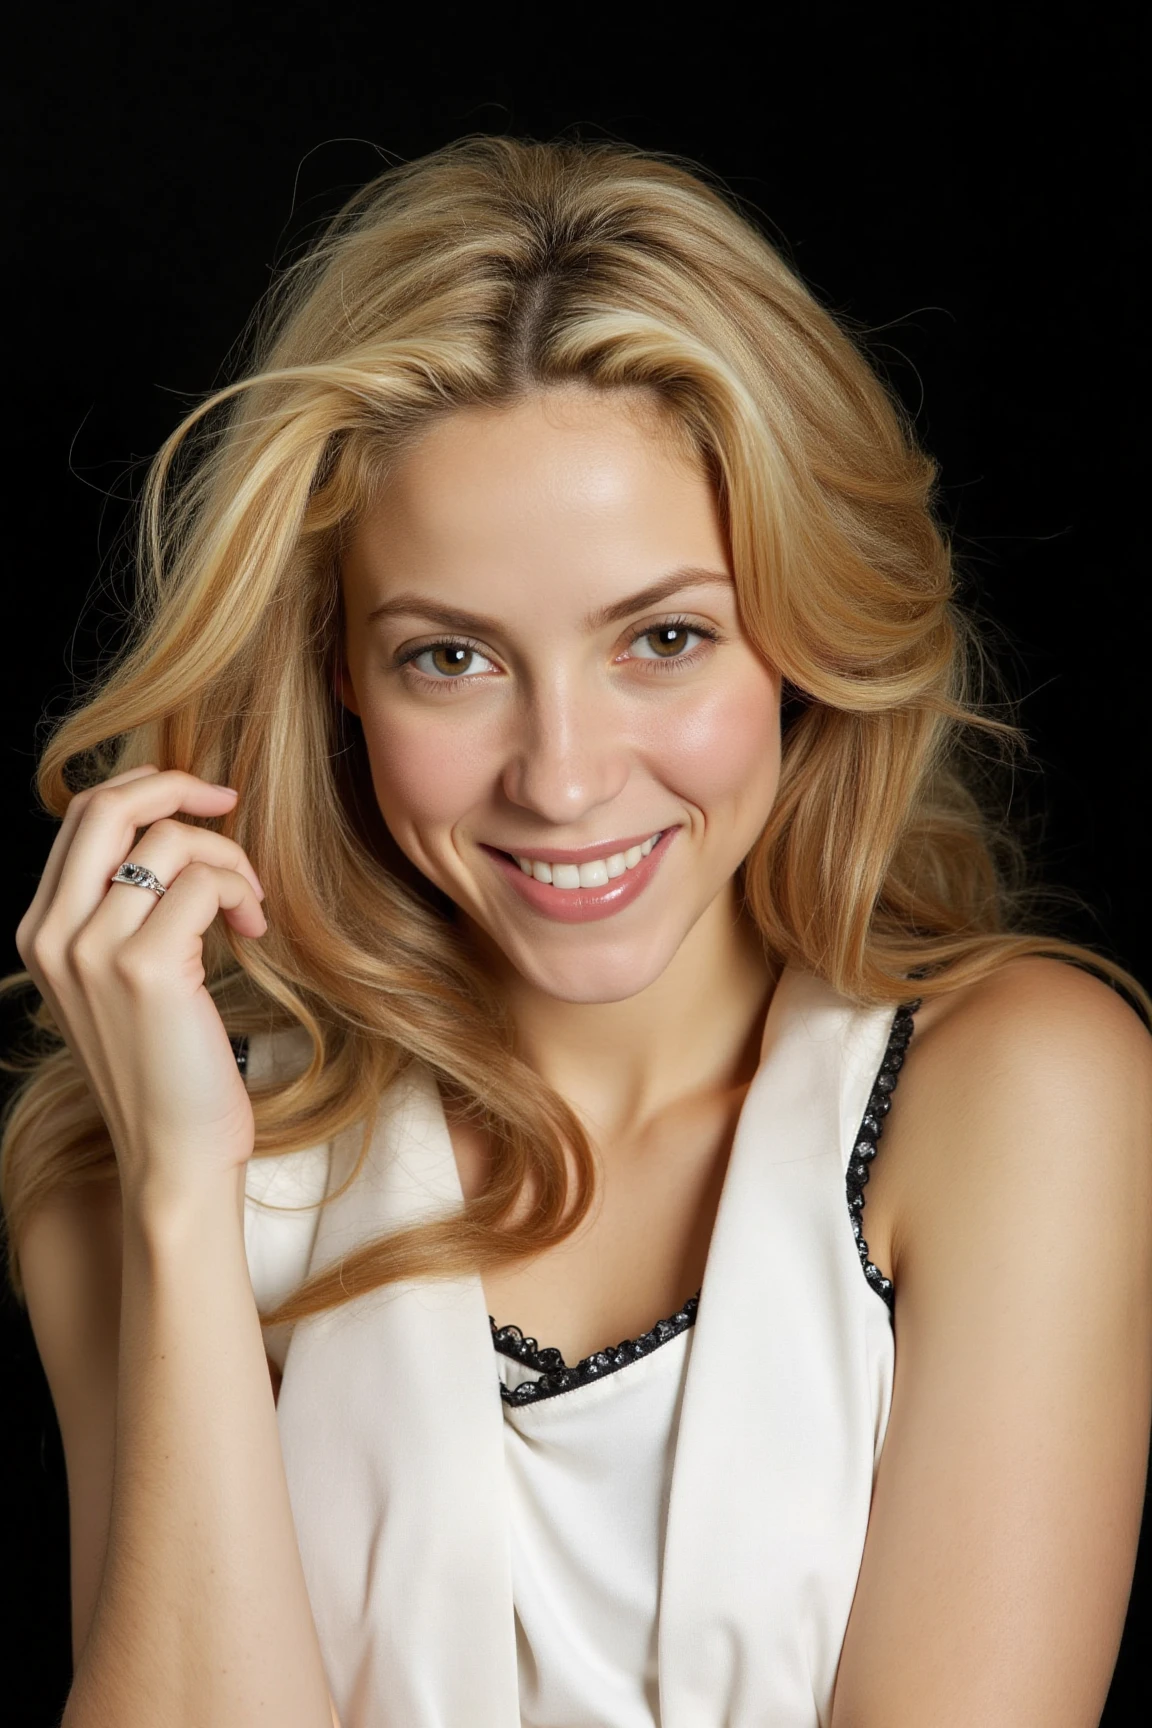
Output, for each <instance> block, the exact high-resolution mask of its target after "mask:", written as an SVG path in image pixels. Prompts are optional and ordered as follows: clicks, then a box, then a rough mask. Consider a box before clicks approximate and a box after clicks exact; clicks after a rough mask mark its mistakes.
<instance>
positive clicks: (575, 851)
mask: <svg viewBox="0 0 1152 1728" xmlns="http://www.w3.org/2000/svg"><path fill="white" fill-rule="evenodd" d="M663 832H664V830H663V829H662V828H645V829H644V830H643V832H642V833H640V834H635V835H633V836H632V837H631V838H630V839H627V840H600V841H597V842H596V843H595V844H594V845H592V846H548V847H544V846H494V847H493V848H492V850H493V851H495V852H507V853H508V855H509V857H511V858H527V860H528V862H529V863H530V864H588V863H590V862H591V860H592V859H593V858H611V857H612V856H613V854H614V853H616V852H627V851H629V850H630V849H631V848H632V847H633V846H642V845H643V844H644V842H645V840H651V838H652V836H653V835H654V834H662V833H663Z"/></svg>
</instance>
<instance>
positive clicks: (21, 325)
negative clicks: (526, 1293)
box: [0, 0, 1152, 1728]
mask: <svg viewBox="0 0 1152 1728" xmlns="http://www.w3.org/2000/svg"><path fill="white" fill-rule="evenodd" d="M1026 10H1027V14H1028V15H1027V16H1023V15H1017V16H1012V15H1011V14H1009V15H1005V14H1004V13H1003V12H1002V11H1001V10H1000V9H999V8H992V7H987V8H986V9H981V8H980V7H976V8H968V9H965V10H963V11H959V10H952V9H950V8H949V7H948V6H947V5H937V6H934V7H932V8H927V7H922V8H920V9H918V10H917V11H915V12H909V13H907V14H905V13H904V12H903V11H902V10H901V9H899V8H895V7H888V8H884V7H881V8H880V9H879V10H877V9H876V8H871V9H869V11H868V12H867V14H866V15H865V14H863V13H852V14H843V15H841V14H839V13H838V12H837V11H836V10H835V9H832V10H829V9H828V8H827V7H824V8H820V9H819V10H814V11H813V13H812V15H811V19H810V21H805V19H804V18H803V17H801V16H800V15H798V14H796V13H794V12H793V11H792V10H791V9H789V10H782V9H780V8H777V7H775V6H773V5H769V6H768V7H766V8H759V9H757V12H756V15H755V22H752V21H751V18H750V17H745V16H744V13H743V9H738V8H735V7H731V8H729V7H725V6H724V5H713V6H712V7H710V8H708V9H707V11H706V12H704V13H700V14H696V13H693V14H692V15H691V16H683V17H681V18H680V19H679V21H674V20H673V17H672V15H671V13H670V11H669V10H667V9H665V8H661V9H659V10H650V9H648V8H640V7H630V6H627V5H622V6H617V7H613V8H598V7H584V8H582V9H580V10H579V11H577V10H576V9H573V8H565V9H560V8H544V7H540V6H536V7H527V6H519V5H506V6H504V7H503V8H501V9H499V10H495V9H488V8H485V9H484V11H483V12H482V13H481V12H478V11H473V10H469V9H464V8H458V7H455V6H442V7H441V8H439V9H438V10H437V11H435V12H432V11H431V10H430V9H429V10H427V11H424V10H423V9H419V8H417V9H415V13H414V14H413V13H405V12H402V11H400V10H398V9H396V8H390V7H388V6H384V5H378V4H377V5H372V6H367V5H360V4H357V3H356V0H349V3H346V4H344V5H342V6H340V7H338V8H335V9H334V10H332V11H328V10H327V9H326V8H324V7H322V6H319V5H293V4H292V3H291V0H285V3H284V4H282V5H280V6H279V7H276V8H272V7H264V6H251V7H248V8H244V7H240V8H237V7H236V6H230V5H221V4H219V3H218V0H201V3H200V4H198V5H197V6H196V7H195V8H184V9H181V10H179V11H174V10H170V9H167V8H164V9H160V8H151V9H144V8H141V7H139V6H138V5H135V4H124V3H117V4H114V3H112V0H96V3H95V4H89V5H87V6H85V7H79V6H72V5H64V4H60V3H55V4H48V5H41V6H39V7H37V8H36V9H35V10H34V12H33V13H29V14H27V15H25V16H24V17H23V19H22V20H21V22H20V24H19V26H18V29H17V31H16V35H15V39H14V41H13V39H12V38H11V37H10V38H9V45H10V47H14V48H15V53H14V54H13V59H12V64H13V66H14V67H15V72H14V76H13V80H12V82H13V88H12V91H11V93H10V95H9V98H8V102H7V107H6V112H7V115H8V125H9V128H10V137H9V147H8V151H7V153H6V160H7V166H8V170H9V171H8V173H7V175H6V176H5V197H6V198H7V200H8V204H9V214H8V222H7V227H8V231H9V233H10V235H11V236H12V238H13V241H14V251H13V254H12V257H11V261H10V263H9V266H8V272H7V274H8V280H9V285H10V290H12V291H13V292H12V298H11V299H10V302H9V322H8V340H7V342H6V344H5V377H6V385H7V391H6V394H7V407H8V418H9V430H10V432H11V434H12V436H13V444H12V449H11V453H10V455H9V458H8V508H7V510H6V512H5V518H4V520H5V527H6V531H7V532H6V542H7V543H6V547H5V565H6V571H5V575H6V580H5V583H4V597H5V615H6V624H7V629H6V644H5V660H4V670H5V676H4V679H3V700H4V703H5V706H6V712H5V718H4V729H3V737H2V749H0V772H2V775H3V789H2V796H3V801H4V811H5V817H4V830H5V841H4V847H3V852H2V854H0V856H2V858H3V865H4V872H5V880H4V900H3V904H4V908H5V910H4V932H3V933H0V943H2V944H3V945H4V954H3V958H2V959H0V965H2V966H3V968H4V969H5V970H8V969H9V968H14V967H15V966H16V965H17V964H18V960H17V956H16V952H15V947H14V944H13V943H12V939H11V932H12V931H13V930H14V928H15V924H16V922H17V920H18V918H19V916H20V914H21V912H22V911H23V909H24V907H25V905H26V904H27V902H28V900H29V899H30V898H31V895H32V893H33V891H34V887H35V882H36V878H37V876H38V873H39V870H40V868H41V867H42V864H43V859H44V856H45V854H46V851H47V848H48V846H49V844H50V840H51V833H52V827H51V825H50V824H49V823H48V822H47V820H46V819H45V818H44V817H43V816H41V815H38V814H37V813H36V810H35V807H34V798H33V794H32V791H31V780H32V774H33V767H34V760H35V752H36V740H37V735H38V727H39V726H40V725H41V724H42V723H43V720H44V718H45V717H46V716H48V715H51V714H53V713H56V712H58V711H59V709H60V707H61V705H62V704H64V703H66V702H67V700H68V699H69V696H70V694H71V693H72V691H73V689H74V687H75V683H76V681H77V680H81V679H83V678H84V677H85V676H86V675H88V674H89V673H90V672H91V671H92V670H93V668H94V667H95V665H96V663H97V662H98V660H99V658H100V656H101V655H102V654H106V653H107V652H108V650H109V649H110V648H111V647H112V646H114V644H115V642H116V640H117V610H116V608H117V602H118V598H119V597H120V596H122V594H123V593H124V592H125V589H126V579H125V576H124V571H123V568H122V561H118V558H117V555H116V547H117V544H118V541H119V540H120V539H122V536H123V530H124V527H125V524H126V521H127V519H128V513H129V501H130V499H131V496H132V493H133V489H134V487H135V486H136V485H137V484H138V481H139V476H140V473H141V470H142V462H143V461H144V460H145V459H146V458H147V456H148V455H149V454H150V453H151V452H152V451H153V450H154V449H155V447H156V445H157V444H158V442H159V441H160V439H161V438H162V437H163V435H164V434H165V432H167V431H168V430H169V429H170V427H171V426H172V425H173V424H174V423H175V421H176V419H177V418H178V417H179V416H180V414H181V412H182V411H183V408H184V406H185V405H186V404H188V403H189V402H190V401H191V400H192V399H193V398H194V397H195V396H196V395H197V394H198V393H200V392H202V391H204V390H206V389H208V388H209V387H210V386H211V385H212V384H213V383H215V382H219V381H220V380H221V379H222V377H223V376H224V375H225V363H226V356H227V354H228V352H229V350H230V349H231V348H232V345H233V343H234V341H235V339H236V337H237V335H238V333H239V331H240V329H241V326H242V325H243V323H244V320H245V318H246V316H247V313H248V311H249V310H250V308H251V306H252V305H253V303H254V302H255V300H256V298H257V297H258V295H259V294H260V293H261V292H262V291H263V289H264V288H265V286H266V284H267V281H268V272H269V268H270V266H271V265H272V264H273V263H274V262H275V261H276V260H277V259H282V258H283V257H284V256H286V254H287V253H288V252H289V251H290V250H291V248H292V247H293V246H295V245H297V244H299V242H300V241H301V240H302V239H303V238H305V237H306V236H307V235H308V234H309V233H310V232H311V231H312V229H313V227H314V225H315V223H316V222H317V221H318V220H319V219H320V218H321V217H322V216H323V215H324V214H326V213H327V212H329V211H331V210H332V209H333V208H334V207H335V206H336V205H338V204H339V203H340V202H341V201H342V200H343V198H344V196H346V194H347V193H348V192H349V191H350V190H351V189H352V188H353V187H354V186H356V185H358V184H360V183H362V182H363V181H364V180H366V179H368V178H369V177H370V176H371V175H373V174H374V173H376V172H378V170H379V168H380V166H381V165H382V161H381V153H383V156H384V158H385V159H393V158H408V157H411V156H415V155H419V154H421V153H423V152H424V151H425V150H428V149H431V148H433V147H435V146H436V145H438V144H441V143H443V142H445V141H447V140H448V139H451V138H454V137H458V136H460V135H461V134H463V133H466V132H470V131H497V132H502V131H507V132H511V133H515V134H528V135H533V136H538V137H539V136H552V135H554V134H556V133H558V132H560V131H561V130H572V129H577V130H580V131H582V132H583V133H584V134H585V135H587V136H604V135H607V136H613V137H620V138H625V139H627V140H629V141H631V142H633V143H636V144H639V145H642V146H644V147H647V148H656V149H662V150H671V151H675V152H678V153H681V154H684V155H686V156H689V157H691V158H694V159H695V160H697V161H699V162H702V163H704V164H705V165H707V166H708V167H709V168H710V169H712V170H714V171H715V172H718V173H719V174H721V175H722V176H724V177H725V178H726V180H727V181H728V183H729V184H730V185H731V186H732V187H733V188H734V190H736V191H737V192H738V193H739V194H740V195H741V196H742V197H743V198H745V199H746V200H749V201H750V202H751V203H752V204H753V205H754V206H756V207H757V208H758V209H759V210H760V211H761V212H762V213H763V216H764V218H765V220H766V221H767V223H768V224H769V230H770V232H772V233H773V234H774V236H775V237H776V238H777V239H778V241H780V242H781V243H782V244H784V245H785V247H786V249H787V250H788V252H789V254H790V256H791V257H792V259H793V261H794V262H795V264H796V265H797V266H798V268H799V269H800V270H801V272H802V273H803V274H804V276H805V277H806V279H807V280H808V281H809V283H810V284H811V285H812V286H813V287H814V288H815V289H816V291H817V292H818V293H819V294H820V296H821V297H822V298H823V299H824V300H825V302H826V303H828V304H829V305H831V306H833V307H835V308H837V309H838V310H840V311H842V312H843V313H845V314H846V315H848V316H849V317H850V318H851V319H852V320H854V321H855V322H856V323H857V324H858V325H861V326H863V327H865V328H866V329H867V330H868V331H869V332H870V333H871V334H870V336H869V344H870V348H871V352H872V353H873V355H874V357H875V358H876V359H877V361H878V362H879V363H880V364H881V365H882V366H884V367H885V368H886V370H887V372H888V375H889V377H890V379H891V382H892V383H893V385H894V387H895V388H896V389H897V390H898V391H899V393H900V394H901V396H902V397H903V398H904V400H905V401H906V402H907V403H908V405H909V407H910V408H911V409H912V410H913V412H914V413H915V415H916V419H917V423H918V425H919V428H920V432H921V436H922V438H923V440H924V441H925V443H926V444H927V446H928V448H929V449H930V450H931V451H932V453H933V454H934V455H935V457H936V458H937V459H938V461H939V462H940V463H941V465H942V478H943V488H944V492H943V499H944V509H945V513H946V515H947V518H948V521H949V522H950V524H951V527H952V530H953V533H954V535H955V540H956V546H957V551H958V554H959V558H960V564H961V568H962V571H963V576H964V583H965V589H966V593H967V596H968V598H969V600H970V602H971V603H972V604H973V605H975V606H977V607H978V608H979V609H980V611H981V612H982V614H983V615H984V616H985V617H986V619H987V620H988V623H989V626H990V628H991V629H992V630H993V632H994V637H995V651H996V654H997V658H998V660H999V662H1000V665H1001V668H1002V670H1003V672H1004V674H1005V676H1006V678H1007V681H1008V684H1009V686H1010V688H1011V690H1012V691H1013V692H1014V694H1015V696H1016V697H1017V698H1018V700H1019V717H1020V719H1021V722H1022V724H1023V726H1024V728H1025V731H1026V733H1027V734H1028V737H1029V740H1030V746H1031V749H1030V757H1029V760H1028V762H1027V763H1026V764H1024V765H1023V766H1022V767H1021V768H1020V770H1019V771H1018V772H1017V774H1016V777H1015V791H1014V808H1015V811H1016V814H1017V816H1018V818H1019V819H1020V821H1021V823H1022V824H1023V825H1024V826H1025V827H1026V829H1027V832H1028V833H1029V835H1030V837H1031V840H1032V843H1033V846H1034V850H1035V856H1036V862H1037V868H1038V871H1039V872H1040V874H1041V875H1042V877H1043V878H1044V879H1046V880H1047V881H1049V882H1051V883H1053V884H1060V885H1063V886H1064V887H1066V888H1067V889H1069V890H1070V891H1071V893H1070V896H1069V897H1068V899H1067V901H1066V903H1065V904H1064V906H1063V909H1062V910H1061V912H1060V913H1059V923H1060V928H1061V929H1062V930H1063V932H1064V933H1066V934H1070V935H1072V936H1075V937H1077V938H1079V939H1080V940H1086V941H1088V942H1091V943H1094V944H1096V945H1097V946H1099V947H1102V948H1103V949H1104V950H1105V951H1107V952H1109V953H1111V954H1113V955H1114V956H1116V957H1117V958H1119V959H1121V960H1122V961H1123V962H1125V963H1126V964H1127V965H1129V966H1130V967H1132V968H1133V969H1134V970H1136V971H1137V972H1138V973H1139V974H1140V975H1141V976H1142V977H1143V978H1144V979H1145V981H1147V980H1149V979H1150V978H1152V951H1150V941H1149V931H1148V923H1147V919H1146V917H1145V904H1144V901H1145V884H1146V879H1147V866H1146V859H1147V845H1146V841H1145V842H1143V843H1142V842H1140V840H1139V832H1140V824H1139V822H1138V821H1134V820H1133V817H1132V814H1131V812H1132V811H1133V809H1135V810H1136V811H1139V809H1140V807H1141V804H1144V803H1146V801H1147V780H1146V777H1145V757H1146V754H1147V744H1148V727H1147V722H1146V718H1145V711H1146V702H1147V677H1146V666H1145V660H1146V639H1147V618H1146V616H1139V610H1140V605H1141V602H1142V601H1143V600H1144V589H1145V586H1146V573H1145V567H1144V561H1143V553H1144V548H1143V534H1142V531H1141V530H1142V522H1141V517H1140V512H1139V510H1138V506H1137V498H1138V493H1137V486H1138V484H1139V482H1138V478H1137V476H1138V471H1139V466H1140V463H1141V461H1142V460H1143V459H1144V458H1145V457H1146V447H1145V446H1144V445H1143V441H1142V438H1141V434H1142V432H1143V412H1142V395H1141V392H1140V389H1139V388H1138V385H1137V369H1138V361H1139V354H1138V345H1139V339H1140V335H1141V334H1142V330H1143V325H1142V310H1143V309H1142V308H1140V309H1138V306H1137V288H1138V285H1140V286H1141V287H1142V286H1143V278H1142V276H1141V275H1140V273H1139V271H1138V269H1137V263H1136V249H1137V244H1138V240H1137V236H1138V234H1139V232H1140V229H1141V226H1142V224H1141V223H1140V221H1139V217H1138V211H1139V201H1138V190H1137V189H1138V186H1139V185H1140V181H1141V171H1142V167H1143V164H1142V163H1141V161H1140V157H1139V147H1140V144H1139V133H1138V129H1137V122H1136V118H1135V110H1136V104H1137V99H1138V95H1139V92H1140V89H1141V72H1140V68H1139V60H1138V55H1137V43H1136V24H1137V17H1136V8H1135V7H1133V8H1132V9H1131V10H1127V9H1125V8H1122V7H1119V6H1116V5H1104V6H1102V7H1100V6H1098V7H1096V8H1095V9H1093V10H1091V12H1086V11H1085V10H1084V9H1082V8H1079V7H1077V8H1072V7H1065V6H1060V5H1054V4H1049V5H1048V6H1046V7H1044V8H1039V7H1036V8H1028V9H1026ZM1145 604H1146V602H1145ZM1138 620H1139V623H1140V624H1141V625H1143V629H1141V628H1137V624H1138ZM10 1024H11V1022H10V1021H9V1025H10ZM1037 1155H1038V1157H1042V1149H1041V1148H1037ZM1067 1259H1068V1276H1069V1277H1070V1278H1077V1279H1080V1278H1090V1277H1091V1275H1092V1268H1091V1267H1090V1266H1085V1265H1083V1264H1081V1263H1080V1261H1079V1259H1078V1255H1077V1244H1076V1232H1075V1220H1074V1219H1069V1221H1068V1237H1067ZM974 1275H976V1272H975V1269H974ZM0 1313H2V1319H3V1352H4V1355H3V1374H4V1383H5V1408H6V1411H7V1415H6V1419H5V1421H4V1423H3V1427H2V1433H3V1441H2V1444H3V1448H4V1450H3V1465H4V1469H3V1474H2V1476H0V1481H2V1482H3V1487H4V1493H5V1496H6V1506H5V1512H4V1527H5V1530H6V1533H7V1535H8V1540H9V1550H8V1553H9V1556H10V1557H9V1560H8V1564H7V1567H6V1574H7V1577H8V1579H9V1580H10V1581H11V1582H15V1584H16V1586H17V1587H16V1589H15V1590H14V1591H13V1592H12V1593H11V1594H10V1596H9V1604H8V1608H7V1610H6V1612H5V1614H4V1616H3V1619H2V1622H0V1623H2V1625H3V1631H4V1637H5V1640H6V1648H5V1650H4V1653H3V1660H2V1661H0V1673H2V1674H3V1676H4V1678H3V1680H2V1681H0V1687H3V1689H4V1693H5V1695H6V1702H7V1704H8V1705H9V1706H10V1705H11V1704H12V1703H13V1701H14V1699H15V1700H16V1701H17V1708H16V1715H15V1717H14V1718H11V1717H10V1718H9V1719H10V1720H16V1721H19V1722H20V1723H21V1724H25V1723H26V1724H28V1728H42V1725H44V1728H46V1725H48V1724H50V1723H52V1722H55V1721H56V1720H57V1718H58V1714H59V1710H60V1708H61V1707H62V1702H63V1698H64V1695H65V1692H66V1689H67V1684H68V1625H67V1549H66V1502H65V1490H64V1482H63V1468H62V1459H61V1453H60V1445H59V1439H58V1436H57V1433H56V1427H55V1420H54V1417H53V1414H52V1408H51V1403H50V1400H49V1398H48V1395H47V1391H46V1388H45V1385H44V1382H43V1377H42V1375H41V1372H40V1369H39V1366H38V1363H37V1360H36V1357H35V1352H34V1349H33V1347H32V1345H31V1341H30V1337H29V1334H28V1330H27V1325H26V1322H25V1320H24V1318H23V1316H22V1314H21V1313H20V1312H19V1311H18V1310H17V1309H16V1308H15V1306H14V1305H13V1304H12V1303H11V1302H8V1303H7V1304H6V1305H3V1306H2V1308H0ZM1147 1593H1148V1582H1147V1562H1146V1560H1145V1559H1144V1558H1143V1556H1142V1559H1141V1563H1140V1566H1139V1568H1138V1572H1137V1580H1136V1585H1135V1589H1134V1593H1133V1603H1132V1609H1131V1612H1130V1615H1129V1624H1128V1629H1127V1632H1126V1635H1125V1643H1124V1647H1123V1649H1122V1652H1121V1659H1120V1665H1119V1667H1118V1670H1117V1678H1116V1682H1115V1684H1114V1686H1113V1692H1112V1697H1111V1699H1110V1701H1109V1707H1108V1711H1107V1713H1106V1716H1105V1722H1106V1723H1107V1724H1108V1725H1109V1728H1117V1725H1119V1724H1127V1723H1129V1722H1136V1721H1138V1720H1145V1719H1146V1717H1145V1711H1146V1709H1147V1706H1148V1703H1149V1698H1150V1693H1149V1681H1148V1673H1147V1670H1148V1664H1147V1662H1146V1660H1143V1659H1142V1655H1143V1645H1144V1642H1145V1639H1146V1633H1147V1613H1146V1606H1147Z"/></svg>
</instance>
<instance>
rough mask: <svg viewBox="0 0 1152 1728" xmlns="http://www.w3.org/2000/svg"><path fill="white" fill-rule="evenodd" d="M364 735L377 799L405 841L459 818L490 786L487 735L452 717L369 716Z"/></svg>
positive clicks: (396, 833)
mask: <svg viewBox="0 0 1152 1728" xmlns="http://www.w3.org/2000/svg"><path fill="white" fill-rule="evenodd" d="M364 737H365V741H366V743H367V746H368V755H369V759H370V761H371V764H372V783H373V786H374V788H375V791H376V802H377V803H378V805H379V806H380V813H381V815H382V816H383V817H384V820H385V822H386V823H387V824H388V827H389V829H390V830H391V832H392V835H393V837H394V838H395V839H396V840H398V841H400V843H401V844H403V843H404V840H405V838H406V837H407V836H410V835H411V834H412V833H413V832H415V831H419V830H427V829H430V828H439V827H445V826H451V825H452V824H453V823H455V822H457V821H459V819H460V818H461V817H462V816H464V815H466V814H467V812H468V811H469V810H470V809H472V808H473V807H474V806H475V805H476V804H477V803H478V802H480V800H481V799H482V798H483V796H484V794H485V792H486V791H487V790H488V789H489V788H490V786H491V779H492V764H491V761H490V754H491V752H490V751H489V750H488V749H487V747H486V744H485V741H484V738H483V734H482V733H481V732H480V731H479V729H478V728H477V727H476V726H475V725H472V726H468V725H466V724H463V723H461V721H460V720H458V719H456V718H455V717H453V716H451V715H447V714H434V715H427V714H425V715H423V716H417V715H415V714H406V715H400V716H397V715H396V714H394V713H393V714H387V715H385V714H382V713H380V712H376V713H370V714H365V716H364Z"/></svg>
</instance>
